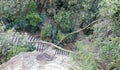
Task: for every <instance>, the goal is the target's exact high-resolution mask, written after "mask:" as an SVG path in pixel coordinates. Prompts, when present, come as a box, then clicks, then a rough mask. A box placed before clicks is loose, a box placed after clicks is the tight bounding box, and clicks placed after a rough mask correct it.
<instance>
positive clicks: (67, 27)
mask: <svg viewBox="0 0 120 70" xmlns="http://www.w3.org/2000/svg"><path fill="white" fill-rule="evenodd" d="M54 20H55V23H56V26H57V27H58V28H59V29H60V30H61V31H62V32H70V31H72V28H73V25H74V24H73V23H72V19H71V13H70V12H66V11H65V10H63V9H62V10H60V11H59V12H58V13H57V14H56V15H54Z"/></svg>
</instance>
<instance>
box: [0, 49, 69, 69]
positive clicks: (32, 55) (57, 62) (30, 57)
mask: <svg viewBox="0 0 120 70" xmlns="http://www.w3.org/2000/svg"><path fill="white" fill-rule="evenodd" d="M69 67H70V63H69V57H67V56H64V55H55V56H50V55H49V54H47V53H39V52H36V51H33V52H22V53H20V54H18V55H16V56H14V57H13V58H11V59H10V60H9V61H8V62H6V63H4V64H2V65H1V66H0V70H69Z"/></svg>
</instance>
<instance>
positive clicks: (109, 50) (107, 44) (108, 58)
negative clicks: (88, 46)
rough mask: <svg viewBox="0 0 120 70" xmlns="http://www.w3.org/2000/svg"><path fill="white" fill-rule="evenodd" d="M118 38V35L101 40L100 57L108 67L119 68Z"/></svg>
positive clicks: (119, 44) (119, 51)
mask: <svg viewBox="0 0 120 70" xmlns="http://www.w3.org/2000/svg"><path fill="white" fill-rule="evenodd" d="M119 42H120V39H119V38H118V37H115V38H111V41H109V40H107V41H104V42H103V46H102V47H101V53H100V57H101V59H102V60H103V61H104V62H105V63H106V64H107V65H108V69H112V68H117V69H120V54H119V53H120V43H119Z"/></svg>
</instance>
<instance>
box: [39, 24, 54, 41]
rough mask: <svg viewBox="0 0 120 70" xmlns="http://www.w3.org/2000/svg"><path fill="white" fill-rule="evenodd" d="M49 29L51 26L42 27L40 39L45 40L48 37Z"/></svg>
mask: <svg viewBox="0 0 120 70" xmlns="http://www.w3.org/2000/svg"><path fill="white" fill-rule="evenodd" d="M51 28H52V25H51V24H49V25H46V26H44V27H43V28H42V30H41V36H42V38H44V39H45V38H48V37H49V32H50V30H51Z"/></svg>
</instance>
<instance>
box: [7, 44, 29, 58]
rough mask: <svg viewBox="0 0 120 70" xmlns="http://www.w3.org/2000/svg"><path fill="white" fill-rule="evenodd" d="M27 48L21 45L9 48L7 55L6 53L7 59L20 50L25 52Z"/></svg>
mask: <svg viewBox="0 0 120 70" xmlns="http://www.w3.org/2000/svg"><path fill="white" fill-rule="evenodd" d="M28 50H29V49H28V48H25V47H22V46H15V47H12V48H10V50H9V52H8V55H7V59H10V58H11V57H13V56H15V55H17V54H19V53H20V52H27V51H28Z"/></svg>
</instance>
